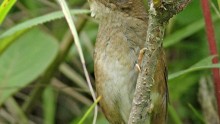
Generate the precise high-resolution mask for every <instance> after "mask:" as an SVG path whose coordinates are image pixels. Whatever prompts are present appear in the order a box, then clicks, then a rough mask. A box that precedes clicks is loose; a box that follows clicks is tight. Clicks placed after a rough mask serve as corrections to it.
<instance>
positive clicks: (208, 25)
mask: <svg viewBox="0 0 220 124" xmlns="http://www.w3.org/2000/svg"><path fill="white" fill-rule="evenodd" d="M201 3H202V10H203V15H204V19H205V29H206V35H207V38H208V44H209V50H210V54H211V55H218V51H217V47H216V41H215V34H214V28H213V23H212V19H211V13H210V7H209V1H208V0H201ZM212 62H213V63H214V64H216V63H218V57H215V58H213V60H212ZM212 73H213V80H214V86H215V95H216V100H217V107H218V115H219V118H220V72H219V69H218V68H213V69H212Z"/></svg>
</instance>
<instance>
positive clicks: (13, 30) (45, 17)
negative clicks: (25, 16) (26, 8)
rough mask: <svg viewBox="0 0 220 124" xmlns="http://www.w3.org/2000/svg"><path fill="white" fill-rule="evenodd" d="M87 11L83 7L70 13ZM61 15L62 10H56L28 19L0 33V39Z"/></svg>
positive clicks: (61, 16)
mask: <svg viewBox="0 0 220 124" xmlns="http://www.w3.org/2000/svg"><path fill="white" fill-rule="evenodd" d="M89 12H90V11H89V10H83V9H74V10H71V14H85V13H89ZM63 17H64V15H63V13H62V11H57V12H52V13H49V14H46V15H43V16H40V17H36V18H33V19H29V20H27V21H25V22H22V23H20V24H18V25H16V26H14V27H12V28H11V29H9V30H7V31H6V32H4V33H2V34H1V35H0V39H1V38H4V37H6V36H10V35H12V34H14V33H16V32H17V31H21V30H24V29H27V28H31V27H33V26H37V25H39V24H43V23H46V22H49V21H52V20H55V19H60V18H63Z"/></svg>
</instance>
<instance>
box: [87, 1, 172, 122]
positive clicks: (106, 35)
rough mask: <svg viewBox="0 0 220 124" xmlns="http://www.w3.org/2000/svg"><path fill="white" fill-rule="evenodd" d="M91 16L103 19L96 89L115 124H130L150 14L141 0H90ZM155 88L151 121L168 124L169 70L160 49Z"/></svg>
mask: <svg viewBox="0 0 220 124" xmlns="http://www.w3.org/2000/svg"><path fill="white" fill-rule="evenodd" d="M89 2H90V7H91V12H92V13H91V15H92V16H93V17H94V18H96V19H97V20H98V21H99V31H98V35H97V41H96V45H95V51H94V71H95V78H96V91H97V94H98V96H100V95H101V96H102V99H101V100H100V102H99V103H100V106H101V108H102V110H103V113H104V114H105V116H106V118H107V119H108V121H109V122H110V123H111V124H127V123H128V119H129V114H130V110H131V105H132V100H133V96H134V91H135V86H136V82H137V77H138V73H139V72H138V69H137V68H136V64H137V63H138V62H137V60H138V56H139V51H140V49H142V48H143V47H144V43H145V41H146V35H147V31H146V30H147V25H148V15H147V12H146V9H145V7H144V3H143V2H142V1H141V0H89ZM160 55H161V56H160V57H159V59H158V61H157V69H156V74H155V77H154V81H155V83H154V86H153V87H152V92H151V93H152V94H151V97H152V103H153V106H154V107H153V110H152V116H151V124H165V123H166V114H167V97H168V91H167V84H166V83H167V80H166V78H167V75H166V74H167V72H166V65H165V59H164V58H165V55H164V52H163V49H162V48H161V49H160Z"/></svg>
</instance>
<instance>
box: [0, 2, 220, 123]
mask: <svg viewBox="0 0 220 124" xmlns="http://www.w3.org/2000/svg"><path fill="white" fill-rule="evenodd" d="M2 2H3V1H2V0H1V1H0V3H2ZM67 3H68V5H69V7H70V8H71V12H72V14H73V15H74V16H73V20H74V21H75V25H76V28H77V30H78V33H79V37H80V42H81V45H82V48H83V53H84V56H85V60H86V66H87V68H88V71H89V74H90V78H91V80H92V84H93V85H94V80H95V79H94V72H93V71H94V70H93V48H94V44H95V40H96V35H97V30H98V23H97V21H96V20H94V19H93V18H91V17H90V15H89V12H88V11H87V10H88V9H89V7H88V3H87V1H86V0H67ZM211 4H212V6H211V12H212V17H213V18H212V19H213V23H214V28H215V36H216V37H215V38H216V41H217V47H218V49H219V46H220V35H219V34H220V15H219V12H220V11H219V6H218V4H217V1H215V0H214V1H213V2H211V3H210V5H211ZM60 10H61V9H60V6H59V4H58V3H57V2H56V1H55V0H18V1H17V2H16V3H15V5H14V6H13V7H12V9H11V11H10V13H9V14H8V15H7V17H6V18H5V20H4V22H3V24H2V25H0V124H25V123H27V124H77V123H78V122H79V120H80V119H81V118H82V117H83V115H84V114H85V112H86V111H87V110H88V108H89V107H90V106H91V104H92V98H91V95H90V93H89V89H88V87H87V83H86V79H85V76H84V73H83V68H82V65H81V62H80V59H79V55H78V52H77V50H76V47H75V45H74V43H73V38H72V36H71V34H70V31H69V28H68V25H67V23H66V20H65V19H64V17H63V15H62V12H61V11H60ZM0 15H1V13H0ZM203 20H204V19H203V14H202V8H201V3H200V1H199V0H193V1H192V2H191V3H190V5H189V6H188V7H187V8H186V9H185V10H184V11H183V12H181V13H180V14H178V15H176V16H175V17H173V18H172V19H171V20H170V22H169V24H168V25H167V29H166V34H165V38H164V47H165V50H166V55H167V64H168V72H169V82H168V86H169V94H170V106H169V113H168V124H203V123H207V124H215V123H216V124H217V123H218V122H215V120H216V117H217V114H216V113H217V112H216V110H217V109H216V102H215V98H214V93H213V92H214V91H213V86H212V84H213V81H212V72H211V71H210V69H208V68H210V67H212V66H213V65H212V64H211V58H212V57H210V54H209V49H208V48H209V47H208V42H207V37H206V35H205V28H204V21H203ZM204 58H205V60H204ZM201 60H204V61H202V62H201ZM197 62H200V63H199V64H197V65H195V66H194V67H196V69H195V68H193V67H192V66H193V65H194V64H195V63H197ZM214 67H216V66H214ZM218 67H220V66H219V65H218ZM204 68H207V69H204ZM186 69H188V70H186ZM183 70H186V71H185V72H184V74H180V73H182V72H183ZM94 87H95V86H94ZM207 106H208V107H207ZM207 108H208V109H207ZM98 115H99V116H98V120H97V124H107V123H108V122H107V121H106V119H105V118H104V116H103V114H102V112H101V111H99V114H98ZM210 116H211V117H210ZM210 118H211V119H210ZM92 119H93V112H91V113H90V114H89V116H88V117H87V119H86V120H85V122H84V123H85V124H91V123H92ZM211 121H213V122H211Z"/></svg>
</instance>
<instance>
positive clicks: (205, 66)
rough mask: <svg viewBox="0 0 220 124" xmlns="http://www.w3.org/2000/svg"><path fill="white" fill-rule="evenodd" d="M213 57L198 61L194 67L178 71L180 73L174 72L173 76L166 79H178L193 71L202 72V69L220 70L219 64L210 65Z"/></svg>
mask: <svg viewBox="0 0 220 124" xmlns="http://www.w3.org/2000/svg"><path fill="white" fill-rule="evenodd" d="M214 57H215V56H209V57H207V58H205V59H203V60H201V61H199V62H198V63H196V64H195V65H193V66H191V67H190V68H188V69H186V70H183V71H180V72H176V73H174V74H170V75H169V77H168V79H169V80H172V79H174V78H176V77H179V76H181V75H184V74H187V73H190V72H193V71H198V70H202V69H209V68H220V63H218V64H212V59H213V58H214Z"/></svg>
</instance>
